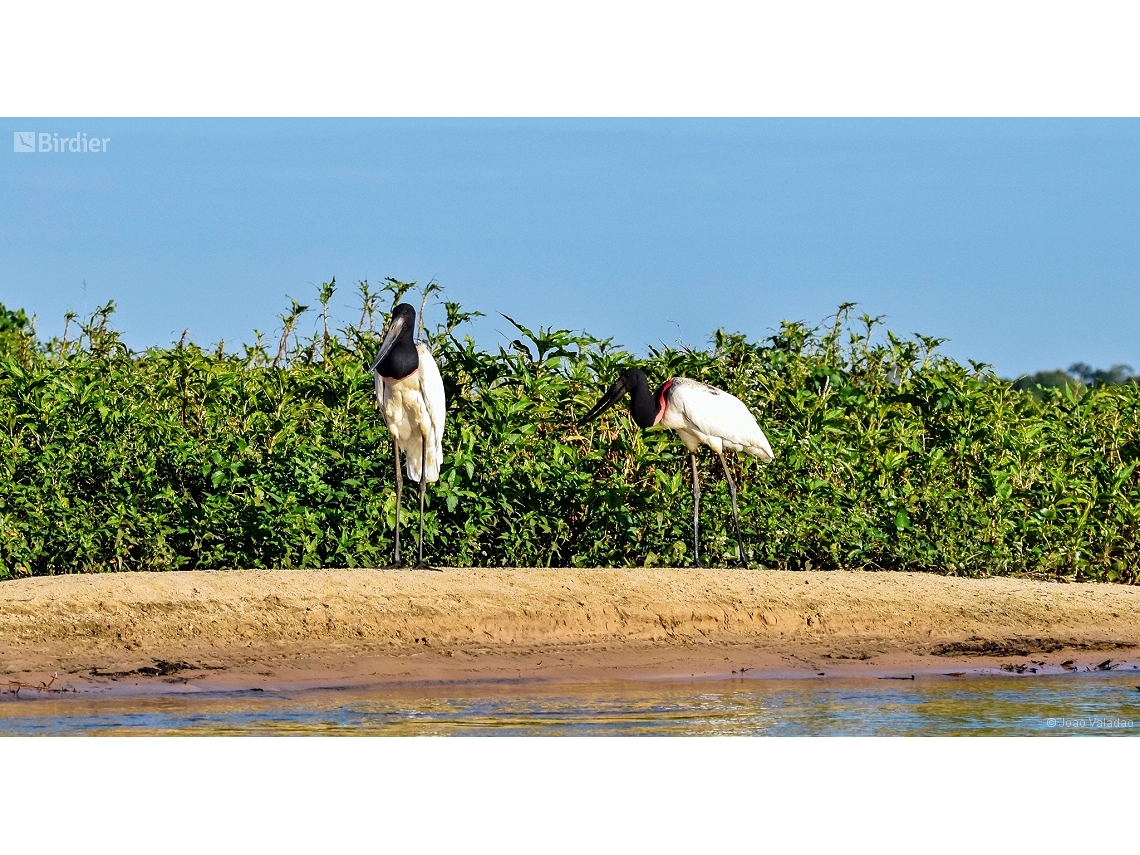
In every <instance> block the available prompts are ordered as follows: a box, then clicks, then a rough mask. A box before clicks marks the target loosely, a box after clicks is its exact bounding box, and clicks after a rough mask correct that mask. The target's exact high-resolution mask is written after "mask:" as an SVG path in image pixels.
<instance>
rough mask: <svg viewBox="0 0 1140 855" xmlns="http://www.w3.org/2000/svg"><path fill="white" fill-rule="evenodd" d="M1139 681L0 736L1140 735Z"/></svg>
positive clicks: (917, 683) (254, 713) (397, 707)
mask: <svg viewBox="0 0 1140 855" xmlns="http://www.w3.org/2000/svg"><path fill="white" fill-rule="evenodd" d="M1137 683H1140V675H1138V674H1131V675H1129V674H1120V673H1113V674H1097V675H1076V674H1073V675H1064V676H1048V677H965V678H950V677H937V678H926V679H923V678H921V677H920V678H919V679H917V680H914V681H910V680H907V681H893V680H878V679H874V678H859V679H844V680H841V681H840V680H834V681H832V680H827V681H823V680H820V681H812V680H770V679H748V680H735V681H732V682H727V681H722V682H611V683H582V684H565V683H560V684H550V685H542V684H513V685H512V684H506V685H504V684H494V685H486V684H481V685H468V686H454V685H451V686H439V687H428V688H425V687H416V688H409V687H400V688H391V687H380V688H372V689H351V690H328V689H326V690H310V691H298V692H289V693H272V692H264V693H254V692H224V693H200V694H191V695H167V696H161V697H149V698H122V697H120V698H107V699H102V700H89V699H85V698H84V697H83V696H82V695H80V696H74V695H73V696H70V697H68V698H66V699H62V698H58V697H55V698H48V697H42V696H41V697H36V696H35V695H34V694H33V695H32V696H30V697H29V696H28V694H27V693H23V694H21V695H20V696H19V697H14V696H12V695H11V694H9V695H4V696H0V698H2V701H3V702H0V734H4V735H35V734H52V735H66V734H77V735H78V734H127V733H133V734H204V735H218V734H371V735H385V736H429V735H448V734H455V735H492V734H503V735H512V736H530V735H533V736H546V735H574V736H586V735H590V736H594V735H608V734H612V735H622V736H628V735H653V734H661V735H675V736H688V735H736V736H746V735H758V736H759V735H767V736H832V735H852V736H855V735H884V736H885V735H913V736H930V735H955V734H964V735H966V734H978V735H990V734H993V735H999V734H1000V735H1030V734H1042V735H1072V734H1096V735H1134V734H1135V735H1140V688H1138V686H1137Z"/></svg>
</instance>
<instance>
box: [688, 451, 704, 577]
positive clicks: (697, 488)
mask: <svg viewBox="0 0 1140 855" xmlns="http://www.w3.org/2000/svg"><path fill="white" fill-rule="evenodd" d="M689 459H690V460H691V461H692V463H693V566H694V567H700V566H701V538H700V534H699V526H700V519H701V476H700V475H698V474H697V455H696V454H695V453H693V452H689Z"/></svg>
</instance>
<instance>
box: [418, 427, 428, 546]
mask: <svg viewBox="0 0 1140 855" xmlns="http://www.w3.org/2000/svg"><path fill="white" fill-rule="evenodd" d="M426 491H427V437H426V436H425V437H422V438H421V439H420V556H419V561H417V562H416V567H423V566H424V493H425V492H426Z"/></svg>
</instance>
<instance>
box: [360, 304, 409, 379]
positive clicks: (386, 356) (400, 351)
mask: <svg viewBox="0 0 1140 855" xmlns="http://www.w3.org/2000/svg"><path fill="white" fill-rule="evenodd" d="M415 332H416V310H415V309H413V308H412V306H411V305H410V304H409V303H401V304H400V305H398V306H397V307H396V308H395V309H393V310H392V320H391V322H390V323H389V324H388V332H386V333H385V334H384V341H382V342H381V343H380V350H379V352H378V353H377V354H376V358H375V359H374V360H372V368H371V369H370V370H371V371H376V372H378V373H379V374H380V376H381V377H388V378H391V379H392V380H401V379H403V378H404V377H407V376H408V375H409V374H411V373H412V372H413V371H415V370H416V369H417V368H419V367H420V356H419V354H418V353H417V352H416V342H415V338H414V336H415Z"/></svg>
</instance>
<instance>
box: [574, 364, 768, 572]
mask: <svg viewBox="0 0 1140 855" xmlns="http://www.w3.org/2000/svg"><path fill="white" fill-rule="evenodd" d="M627 393H628V394H629V412H630V415H632V416H633V420H634V421H635V422H636V423H637V425H638V427H640V428H642V429H644V430H651V429H653V428H662V429H665V428H667V429H670V430H674V431H676V432H677V435H678V436H680V437H681V441H682V442H684V443H685V447H686V448H688V449H689V459H690V460H691V461H692V464H693V565H694V566H696V567H699V566H700V562H701V559H700V538H699V535H698V525H699V521H700V507H701V481H700V477H699V476H698V475H697V449H699V448H700V447H701V446H702V445H707V446H708V447H709V448H711V449H712V450H713V451H715V452H716V455H717V457H719V458H720V465H721V466H722V467H724V476H725V478H727V479H728V491H729V494H730V495H731V496H732V519H733V521H734V522H735V523H736V551H737V556H738V558H739V559H740V562H741V563H742V564H743V562H744V541H743V540H742V539H741V536H740V515H739V514H738V513H737V510H736V482H734V481H733V480H732V473H730V472H729V471H728V463H727V462H726V461H725V459H724V452H725V451H743V452H744V453H745V454H750V455H752V456H753V457H759V458H760V459H761V460H763V461H764V462H765V463H771V462H772V460H773V454H772V446H771V445H769V444H768V437H766V436H764V431H762V430H760V425H758V424H756V418H755V417H754V416H753V415H752V413H751V412H750V411H749V409H748V407H746V406H745V405H744V402H743V401H741V400H740V399H739V398H736V397H733V396H732V395H730V394H728V392H725V391H723V390H721V389H715V388H713V387H712V386H707V385H705V384H704V383H699V382H697V381H696V380H687V379H686V378H684V377H674V378H673V379H672V380H666V381H665V382H664V383H662V384H661V387H660V388H659V389H658V390H657V391H656V392H655V393H652V394H651V393H650V391H649V381H648V380H647V379H646V377H645V373H644V372H642V371H641V370H640V369H637V368H630V369H627V370H626V371H624V372H622V375H621V377H619V378H618V380H617V382H616V383H614V385H613V386H611V387H610V390H609V391H608V392H606V394H605V396H604V397H603V398H602V399H601V400H600V401H598V403H597V404H596V405H595V406H594V408H593V409H592V410H590V412H588V413H586V415H585V416H584V417H583V418H582V420H581V421H579V422H578V424H579V425H584V424H586V423H587V422H590V421H593V420H594V419H596V418H597V417H598V416H600V415H601V414H602V413H604V412H605V411H606V410H608V409H609V408H610V407H612V406H613V405H614V404H616V403H617V402H618V401H619V400H621V397H622V395H625V394H627Z"/></svg>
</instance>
